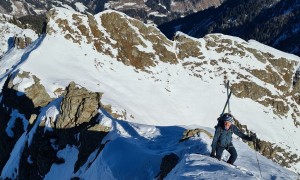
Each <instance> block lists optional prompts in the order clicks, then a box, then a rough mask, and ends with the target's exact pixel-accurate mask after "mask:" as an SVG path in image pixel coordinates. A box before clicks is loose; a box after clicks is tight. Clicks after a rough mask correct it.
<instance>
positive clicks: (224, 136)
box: [211, 124, 251, 152]
mask: <svg viewBox="0 0 300 180" xmlns="http://www.w3.org/2000/svg"><path fill="white" fill-rule="evenodd" d="M233 133H234V134H236V135H237V136H239V137H240V138H242V139H245V140H247V141H250V140H251V137H249V136H247V135H245V134H243V133H242V132H241V130H239V129H238V128H237V127H236V126H235V125H233V124H232V125H231V126H230V128H229V129H228V130H225V128H224V127H221V126H217V127H216V131H215V135H214V139H213V141H212V144H211V148H212V152H216V148H217V145H218V146H221V147H223V148H228V146H230V145H232V142H231V141H232V134H233Z"/></svg>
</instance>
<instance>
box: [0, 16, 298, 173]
mask: <svg viewBox="0 0 300 180" xmlns="http://www.w3.org/2000/svg"><path fill="white" fill-rule="evenodd" d="M63 13H65V14H68V13H70V12H69V11H66V12H63ZM63 13H62V14H63ZM98 16H101V14H99V15H98ZM50 25H51V24H50ZM52 25H53V26H55V24H52ZM104 30H105V29H104ZM104 34H107V33H104ZM222 36H223V35H222ZM226 38H230V39H233V40H234V41H237V42H241V43H247V42H245V41H243V40H241V39H239V38H234V37H230V36H226ZM197 41H199V42H203V41H204V40H203V39H198V40H197ZM174 43H176V42H174ZM247 46H250V47H252V48H261V47H262V46H263V45H261V44H259V43H258V42H254V41H250V42H249V43H248V44H247ZM168 48H169V49H172V48H173V47H168ZM147 50H149V49H147ZM261 50H262V51H266V52H270V53H271V54H274V55H275V56H278V57H287V56H289V57H290V58H291V59H294V60H296V61H300V60H299V57H296V56H291V55H288V54H286V53H283V52H280V51H277V50H274V49H261ZM114 51H116V49H114ZM173 51H174V52H175V51H176V49H175V48H174V49H173ZM203 53H204V55H205V56H206V57H207V58H209V59H219V57H222V56H224V54H222V53H220V54H217V53H216V52H215V51H214V49H211V50H204V49H203ZM251 59H254V57H252V56H251V55H249V58H248V59H244V60H243V61H242V62H241V61H239V58H238V57H236V58H233V59H232V62H236V63H240V64H241V65H243V66H251V67H252V68H253V69H255V68H257V69H263V68H264V66H262V64H261V63H259V62H258V61H253V60H252V61H251ZM188 61H196V59H192V58H191V59H188ZM182 63H183V62H179V63H178V64H169V63H163V62H158V64H157V65H156V67H152V68H147V70H149V71H150V72H151V73H147V72H145V71H141V70H136V69H135V68H134V67H132V66H126V65H124V64H123V63H122V62H119V61H117V60H116V59H115V58H114V57H111V56H108V55H104V54H102V53H99V52H97V51H95V50H94V49H93V47H92V46H91V45H90V44H85V43H82V44H81V45H79V44H75V43H73V42H72V41H71V40H66V39H65V38H64V37H63V35H59V34H53V35H46V36H42V37H40V38H38V39H37V40H36V41H35V42H34V43H33V44H32V45H31V46H30V47H28V48H26V49H24V50H18V49H14V48H13V49H11V51H9V52H8V53H7V54H6V55H5V56H4V57H3V58H2V59H1V61H0V86H1V87H2V86H3V84H4V81H5V80H6V78H7V76H8V75H9V74H12V73H15V72H17V71H19V72H21V71H25V72H30V73H31V74H32V75H35V76H37V77H38V78H39V79H40V82H41V84H42V85H44V86H45V88H46V90H47V92H48V94H49V95H50V96H51V97H53V98H57V95H56V94H55V93H54V91H55V90H56V89H58V88H63V89H64V88H65V87H66V86H67V85H68V84H69V83H70V82H71V81H75V82H76V83H77V84H79V85H81V86H83V87H86V88H87V89H89V90H91V91H97V92H103V93H104V94H103V97H102V99H101V103H102V104H105V105H111V106H112V110H113V112H115V113H118V114H123V115H124V116H123V119H124V120H126V121H128V123H127V122H123V121H117V120H111V119H110V118H105V119H106V120H107V121H108V122H109V123H110V124H111V125H112V127H113V130H112V132H111V133H110V134H109V137H107V138H106V140H111V139H113V141H111V142H109V143H108V144H107V145H106V146H105V149H104V150H103V152H102V153H101V154H100V155H99V156H97V158H96V159H95V161H94V162H93V163H92V165H91V166H90V167H89V168H88V169H87V170H85V169H84V170H81V171H80V172H77V175H78V176H80V177H83V178H86V179H90V178H96V179H97V178H99V177H100V176H101V177H106V178H107V179H109V178H111V177H114V178H116V179H119V178H121V177H122V176H123V177H131V176H132V173H135V175H136V178H137V179H140V178H141V177H145V176H148V177H145V178H147V179H151V177H153V176H155V175H156V173H158V171H159V169H158V168H159V165H160V159H161V158H162V157H163V155H165V154H167V153H169V152H176V153H177V154H178V155H179V156H180V158H181V160H180V163H179V165H178V166H177V167H176V168H175V169H174V170H173V171H172V172H171V174H169V176H168V177H167V178H169V179H176V178H178V177H182V178H184V177H186V178H191V179H192V178H195V177H196V176H197V177H199V176H200V175H201V177H202V176H203V177H207V178H214V177H215V176H216V175H218V176H224V177H225V178H227V177H228V178H229V177H232V175H233V174H235V176H236V177H237V178H249V179H255V178H256V177H257V178H260V175H259V172H258V169H256V167H257V162H256V159H255V152H253V151H252V150H251V149H249V148H248V147H247V146H246V145H245V144H243V143H242V142H241V141H240V140H235V142H234V143H235V144H236V145H237V149H239V150H238V151H239V155H240V158H239V159H238V161H237V165H238V166H240V167H241V168H242V169H238V168H235V167H231V166H229V165H227V164H225V163H222V162H218V161H216V160H214V159H211V158H209V157H207V156H204V155H207V154H209V151H210V147H209V144H210V141H211V139H208V138H207V137H205V136H204V137H202V136H200V137H196V138H195V139H193V140H189V141H188V142H184V143H182V144H178V140H179V139H180V137H181V136H182V133H183V131H184V128H183V127H185V128H195V127H200V126H201V127H206V129H209V130H210V131H211V132H212V128H213V127H214V126H215V125H216V118H217V117H218V116H219V115H220V113H221V111H222V109H223V106H224V103H225V100H226V89H225V88H224V85H222V84H223V78H221V77H220V76H217V75H216V74H217V70H216V69H210V68H211V67H209V65H207V69H205V70H203V71H201V72H200V73H202V75H203V78H198V77H196V76H192V75H191V71H190V70H189V69H186V68H184V67H183V65H182ZM224 68H226V69H228V70H232V69H236V70H237V71H238V70H239V66H238V65H236V64H234V63H232V64H227V65H226V64H224ZM209 70H212V71H213V72H214V73H216V74H214V73H209ZM240 71H241V73H246V72H244V71H242V70H240ZM245 75H249V73H248V74H245ZM229 80H231V81H238V80H237V79H236V77H235V76H234V75H233V76H229ZM252 80H253V81H254V82H257V83H261V82H260V81H258V80H257V79H255V78H254V77H252ZM30 82H32V81H30V80H26V81H24V83H25V84H24V85H23V86H20V88H19V91H20V92H24V89H25V88H26V87H29V86H30V85H31V84H30ZM21 84H22V83H21ZM269 89H270V91H271V92H272V93H274V94H276V93H278V91H277V90H276V89H275V88H274V87H272V86H269ZM54 104H55V103H54ZM230 105H231V110H232V113H233V114H234V115H235V117H236V118H237V119H238V120H239V121H240V122H241V123H242V124H246V125H247V126H248V128H249V129H250V130H251V131H254V132H256V133H257V134H258V136H259V138H261V139H263V140H267V141H271V142H273V143H276V145H279V146H282V147H284V148H285V149H288V150H290V151H292V152H293V153H296V154H298V155H300V147H299V146H300V145H299V144H300V142H299V139H298V137H299V136H300V130H299V128H296V127H295V126H294V124H293V120H292V119H291V117H290V116H288V117H287V118H280V117H278V116H277V115H275V114H274V113H273V111H272V109H271V108H269V107H265V106H263V105H261V104H259V103H257V102H254V101H252V100H251V99H247V98H244V99H241V98H237V97H235V96H233V97H232V99H231V102H230ZM50 106H51V104H50V105H48V106H47V107H45V109H43V110H42V113H41V114H40V116H39V118H38V119H39V121H37V125H38V123H39V122H40V121H41V120H42V119H43V118H42V116H45V114H46V110H47V108H49V107H50ZM56 106H57V105H56ZM57 109H58V108H57ZM50 114H51V113H50ZM52 114H54V116H56V113H52ZM137 123H138V124H137ZM141 124H144V125H141ZM37 125H36V126H37ZM36 126H35V127H36ZM162 126H166V127H162ZM182 126H183V127H182ZM33 133H34V128H33V129H32V130H31V132H30V133H29V135H28V141H29V142H30V139H31V138H32V135H33ZM19 141H20V142H19ZM19 141H18V143H17V145H16V146H18V147H15V148H19V150H20V149H22V146H21V145H20V144H22V143H21V142H24V141H25V140H24V139H23V136H22V139H20V140H19ZM23 146H24V144H23ZM121 147H122V148H121ZM17 150H18V149H16V150H15V151H13V152H17ZM59 152H60V153H59V155H58V156H60V157H63V158H66V163H65V164H63V165H60V166H61V167H62V168H60V166H55V165H53V167H52V168H51V171H50V172H49V174H48V176H47V178H50V179H51V178H52V177H55V176H56V175H58V174H60V173H61V172H60V171H62V170H64V169H65V168H63V167H67V168H69V167H70V168H73V167H72V166H74V161H75V160H74V159H73V158H74V157H76V153H78V152H77V150H76V149H74V147H68V148H67V149H65V150H62V151H59ZM69 153H73V154H74V156H70V155H69ZM195 153H200V154H195ZM203 154H204V155H203ZM12 155H14V153H13V154H12ZM15 156H16V155H15ZM91 156H92V155H91ZM16 157H17V156H16ZM121 157H122V158H121ZM258 157H259V160H260V163H261V167H262V171H263V178H266V179H272V178H273V176H274V178H287V179H288V178H290V179H295V178H296V176H295V175H294V174H293V173H291V172H288V171H286V170H284V169H283V168H281V167H279V166H278V165H275V164H274V163H272V162H271V161H269V160H267V159H265V158H263V157H262V156H260V155H258ZM91 158H92V157H91ZM120 158H121V159H120ZM120 160H121V161H122V163H118V162H119V161H120ZM131 160H134V161H135V162H136V163H133V164H132V166H128V165H127V164H128V162H129V161H131ZM145 162H148V165H147V167H143V166H144V165H145ZM207 164H210V165H211V166H207ZM10 166H11V165H10V164H9V163H8V164H7V168H5V171H4V170H3V171H2V174H1V176H2V177H13V176H12V174H13V172H10V173H7V169H9V167H10ZM86 166H87V165H86ZM244 169H245V170H244ZM137 170H139V171H138V173H137ZM219 170H221V171H219ZM291 170H294V171H298V172H299V170H300V163H298V164H295V165H294V166H293V167H292V168H291ZM100 171H101V172H102V173H101V174H100V173H98V172H100ZM229 172H230V173H229ZM226 173H228V174H226ZM8 174H9V175H8ZM68 174H70V172H69V171H68ZM125 179H126V178H125ZM204 179H206V178H204Z"/></svg>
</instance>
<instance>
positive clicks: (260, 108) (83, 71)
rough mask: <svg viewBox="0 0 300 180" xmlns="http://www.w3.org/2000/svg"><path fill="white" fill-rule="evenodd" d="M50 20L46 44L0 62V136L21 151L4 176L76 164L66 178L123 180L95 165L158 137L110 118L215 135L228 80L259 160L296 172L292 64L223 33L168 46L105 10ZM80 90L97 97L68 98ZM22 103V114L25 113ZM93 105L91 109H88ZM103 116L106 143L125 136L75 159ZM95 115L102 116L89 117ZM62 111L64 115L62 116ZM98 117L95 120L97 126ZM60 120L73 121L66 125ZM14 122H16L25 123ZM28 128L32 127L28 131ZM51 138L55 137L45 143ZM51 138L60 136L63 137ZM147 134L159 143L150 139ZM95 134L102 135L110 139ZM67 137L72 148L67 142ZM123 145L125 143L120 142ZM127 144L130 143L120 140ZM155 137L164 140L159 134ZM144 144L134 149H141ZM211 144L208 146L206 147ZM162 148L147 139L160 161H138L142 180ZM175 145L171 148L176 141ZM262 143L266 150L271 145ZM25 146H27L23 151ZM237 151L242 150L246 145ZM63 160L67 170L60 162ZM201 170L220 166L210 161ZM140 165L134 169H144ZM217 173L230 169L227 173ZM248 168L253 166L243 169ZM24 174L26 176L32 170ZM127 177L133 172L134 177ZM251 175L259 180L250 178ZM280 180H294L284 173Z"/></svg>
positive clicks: (148, 29)
mask: <svg viewBox="0 0 300 180" xmlns="http://www.w3.org/2000/svg"><path fill="white" fill-rule="evenodd" d="M48 18H49V22H48V28H47V34H46V35H45V36H41V37H40V38H39V39H37V40H36V41H35V42H34V43H33V44H32V45H31V46H29V47H27V48H26V49H24V50H20V49H16V48H13V49H11V50H10V51H9V52H8V53H7V54H5V56H4V57H3V58H2V59H1V61H0V67H1V69H0V80H1V86H3V90H2V93H1V98H0V100H1V104H2V106H1V108H2V109H1V113H3V114H4V115H3V117H4V118H3V121H4V122H3V124H7V127H5V128H4V129H1V133H3V134H4V136H6V137H7V139H9V138H13V139H14V141H13V142H14V143H12V144H11V145H10V146H9V147H10V149H11V150H10V151H9V152H18V151H17V150H18V149H16V148H18V147H22V148H21V151H19V152H20V153H22V154H20V153H19V154H18V153H12V154H14V155H15V156H13V155H11V156H10V157H7V159H8V160H7V162H4V163H3V165H2V166H3V170H2V174H1V176H2V177H16V176H17V175H18V174H19V173H21V174H22V173H24V172H26V171H25V170H26V168H25V170H24V168H23V167H21V166H20V168H19V167H18V165H19V163H17V164H14V163H13V162H15V160H16V159H18V157H19V159H20V163H25V164H26V166H25V167H28V166H29V167H30V166H32V167H37V166H38V167H39V168H40V171H41V172H39V173H38V174H42V175H43V176H44V175H45V177H48V176H49V177H48V178H51V177H53V176H51V174H52V173H55V172H56V173H58V170H59V165H58V166H57V165H56V164H61V165H63V166H69V165H70V166H72V167H71V168H70V169H72V168H73V169H74V165H75V164H76V168H75V169H76V170H77V171H74V172H73V169H72V170H71V171H70V173H69V175H70V176H68V177H74V176H78V177H86V178H87V177H89V176H85V175H83V174H84V173H88V172H89V173H92V172H93V173H95V171H92V170H91V169H90V168H92V167H93V168H95V169H97V167H98V168H99V167H101V168H102V169H101V170H103V171H105V172H106V173H107V174H106V175H107V178H109V177H114V178H116V179H118V177H121V175H120V174H119V175H120V176H118V175H117V174H115V172H117V171H116V170H117V169H119V168H118V167H119V166H118V165H117V164H107V163H108V162H109V161H107V163H106V164H104V165H103V164H102V165H100V164H101V162H103V161H105V162H106V159H105V158H106V157H107V156H109V152H113V151H112V149H113V147H116V146H118V144H119V143H120V144H123V145H124V148H129V149H130V146H127V145H128V144H127V143H132V142H130V141H131V140H133V139H134V138H136V137H139V136H137V135H138V134H139V133H140V134H142V135H140V137H141V139H143V140H146V139H150V140H151V139H152V138H154V139H155V137H156V135H157V137H159V134H157V133H156V132H158V131H155V130H154V131H153V132H152V130H153V128H154V127H153V126H151V127H150V126H149V127H148V128H145V129H144V128H142V127H143V126H141V127H139V128H141V130H139V131H138V130H136V131H131V132H127V130H128V129H131V128H132V127H134V126H135V125H134V124H130V123H129V124H126V123H125V122H124V123H123V122H120V123H121V125H117V124H119V122H118V121H116V120H114V118H119V119H123V120H126V121H129V122H134V123H140V124H147V125H157V126H167V125H168V126H171V125H173V126H174V125H176V126H179V125H185V126H187V127H191V126H192V125H197V126H199V125H201V126H204V127H210V131H212V128H213V127H214V125H215V124H216V118H217V117H218V115H219V114H220V113H221V110H222V108H223V105H224V101H225V99H226V92H225V91H224V85H222V84H223V83H224V82H226V81H227V80H230V82H231V84H232V91H233V98H232V101H231V109H232V111H233V114H234V115H235V117H236V118H237V119H238V120H239V123H240V124H241V125H247V129H249V130H251V131H254V132H256V133H257V134H258V136H259V138H260V139H261V146H260V151H261V153H262V154H264V155H266V156H268V157H269V158H271V159H273V160H274V161H276V162H278V163H280V164H281V165H283V166H285V167H288V168H290V169H292V170H294V171H298V172H299V155H300V153H299V149H298V147H299V141H298V140H297V137H298V136H299V134H300V131H299V129H298V128H297V125H298V124H299V122H298V119H299V116H300V115H299V110H298V109H299V101H297V99H299V98H298V97H299V93H298V92H299V83H296V84H295V86H293V77H294V75H295V72H296V70H297V68H298V67H299V60H300V59H299V57H297V56H293V55H290V54H287V53H283V52H280V51H277V50H275V49H273V48H270V47H267V46H264V45H262V44H260V43H258V42H255V41H249V42H246V41H244V40H242V39H239V38H235V37H231V36H226V35H222V34H209V35H207V36H205V37H204V38H201V39H195V38H191V37H189V36H186V35H185V34H182V33H178V34H177V35H176V36H175V37H174V40H173V41H170V40H168V39H167V38H166V37H165V36H164V35H163V34H162V33H160V32H159V30H157V29H156V28H155V27H152V26H149V25H145V24H143V23H142V22H140V21H137V20H135V19H132V18H129V17H128V16H126V15H125V14H122V13H119V12H115V11H105V12H102V13H99V14H97V15H95V16H92V15H83V14H79V13H76V12H72V11H68V10H65V9H61V8H57V9H54V10H52V11H50V13H49V15H48ZM71 81H75V82H76V84H77V85H76V86H75V87H74V86H70V87H72V88H67V89H65V88H66V87H67V86H68V85H69V83H70V82H71ZM80 87H84V88H86V89H88V90H89V91H92V92H101V93H99V94H97V95H96V94H95V95H91V93H82V92H80V93H74V94H77V95H76V96H75V95H74V96H72V93H68V92H70V91H71V90H72V89H76V88H80ZM68 89H69V90H68ZM64 92H65V93H64ZM68 94H70V96H68ZM78 94H79V95H80V96H81V95H82V94H87V95H85V96H83V97H82V99H80V98H79V99H74V101H73V100H72V98H74V97H77V96H78ZM100 94H101V95H100ZM61 95H63V96H62V97H61ZM88 97H93V98H88ZM18 98H23V101H21V102H20V101H18ZM14 99H15V100H14ZM93 99H98V100H99V101H100V102H101V103H100V104H97V102H94V101H93ZM25 102H26V103H27V104H26V105H27V106H25V104H22V103H25ZM91 102H92V103H91ZM48 103H49V104H48ZM77 103H78V104H77ZM74 104H76V105H74ZM90 104H92V106H89V105H90ZM64 105H65V106H64ZM24 107H27V109H25V108H24ZM101 108H102V109H105V110H106V111H108V112H109V113H110V114H111V115H112V116H113V117H114V118H113V117H110V118H109V119H112V120H113V121H112V123H116V125H115V126H113V125H111V124H108V125H107V124H105V126H107V127H108V128H111V131H110V133H109V134H111V133H112V134H114V133H116V132H123V130H124V134H123V133H121V134H122V135H121V136H122V137H121V138H119V139H115V138H116V137H118V136H119V135H113V136H112V137H111V136H109V137H111V138H108V137H106V136H105V138H107V139H109V140H110V141H111V142H108V144H107V146H106V145H104V144H105V142H107V141H105V139H104V140H103V141H102V144H101V145H99V142H100V140H99V139H96V140H97V141H96V142H98V144H97V143H96V145H94V146H92V147H91V148H90V149H89V150H88V152H84V153H82V147H81V146H80V143H82V142H83V140H82V139H81V138H86V139H89V138H88V137H90V136H89V133H88V132H86V131H85V130H89V131H92V132H94V131H95V132H98V131H99V132H105V131H106V128H104V129H103V128H102V127H99V126H98V125H95V122H94V124H93V123H92V124H91V127H90V126H85V123H87V124H89V123H90V122H91V121H92V120H95V119H93V118H96V120H95V121H96V122H98V121H100V122H102V120H101V117H103V116H107V115H106V114H105V113H103V112H102V111H100V109H101ZM95 109H96V110H97V112H98V111H99V112H98V113H95ZM63 112H65V113H66V114H67V115H66V116H65V115H64V114H61V113H63ZM85 112H87V113H86V114H85ZM68 113H69V114H68ZM59 114H60V115H59ZM95 114H98V115H99V118H97V116H96V115H95ZM67 117H71V118H70V120H68V118H67ZM18 119H21V121H20V122H22V124H20V123H19V121H18ZM90 120H91V121H90ZM26 122H29V123H28V124H27V125H26ZM17 123H18V125H17ZM96 124H97V123H96ZM123 126H124V127H123ZM136 126H138V125H136ZM14 127H23V128H21V129H23V132H24V133H23V134H22V132H20V131H21V130H20V129H19V131H18V132H15V131H17V130H16V128H14ZM26 127H27V128H26ZM58 127H60V128H58ZM83 127H84V128H83ZM122 127H123V128H122ZM243 127H244V126H243ZM76 128H77V129H76ZM80 128H83V129H80ZM91 128H92V129H93V128H95V129H96V130H91ZM97 128H98V130H97ZM120 128H121V129H120ZM6 129H7V130H6ZM78 129H79V130H78ZM113 129H114V130H115V131H113ZM122 129H123V130H122ZM171 129H172V128H170V130H171ZM179 129H180V133H179V132H178V134H182V132H183V131H184V128H179ZM244 129H245V127H244ZM52 131H53V132H54V134H55V135H53V134H52V133H50V135H48V134H47V133H49V132H52ZM150 131H151V132H150ZM11 132H15V133H11ZM58 132H62V134H64V135H66V137H64V136H63V135H62V134H60V133H59V134H58ZM148 132H149V133H148ZM82 133H83V134H82ZM84 133H85V134H84ZM132 133H133V134H132ZM43 134H45V135H43ZM46 134H47V135H46ZM91 134H93V133H91ZM91 134H90V135H91ZM96 134H97V133H96ZM150 134H152V135H153V134H154V135H155V134H156V135H155V137H153V136H152V135H150ZM102 135H103V136H104V135H107V132H106V133H103V134H102ZM44 136H46V137H44ZM67 137H68V138H70V139H71V140H70V141H67V140H68V138H67ZM71 137H75V139H72V138H71ZM124 137H125V139H122V138H124ZM128 137H132V138H133V139H130V140H126V138H128ZM178 137H179V135H178ZM64 138H66V139H64ZM161 138H164V135H162V136H161ZM101 140H102V139H101ZM143 140H142V141H139V142H137V144H138V143H142V144H144V143H146V142H147V141H143ZM164 140H166V139H164ZM210 140H211V139H208V140H207V141H206V146H207V144H209V141H210ZM56 141H58V143H57V142H56ZM169 141H171V140H170V139H168V140H167V141H163V143H161V144H160V143H159V142H158V141H155V140H153V142H154V144H152V146H149V147H147V148H149V149H152V150H153V149H156V150H157V151H161V153H162V154H160V155H159V156H156V154H157V152H155V153H154V154H152V153H153V152H152V153H150V154H151V156H145V157H147V158H148V157H149V158H150V157H151V158H153V159H155V163H154V165H153V164H152V163H150V164H152V165H153V169H152V168H149V169H151V171H152V172H149V173H148V175H149V179H151V177H154V176H155V175H157V173H158V172H159V166H157V164H159V162H160V160H161V158H162V156H163V155H165V154H166V153H167V152H170V149H167V150H166V149H163V148H162V147H157V145H158V146H161V145H162V144H168V143H166V142H169ZM172 141H176V142H177V141H178V138H176V139H175V138H174V139H173V140H172ZM55 142H56V143H55ZM155 142H156V143H157V144H155ZM263 142H270V146H267V143H263ZM1 143H4V142H1ZM22 143H24V144H23V145H20V144H22ZM31 143H32V144H31ZM39 143H42V144H44V145H45V146H46V147H48V148H49V147H53V149H54V152H57V153H58V154H57V156H56V153H54V157H55V158H57V159H56V160H53V161H50V160H49V161H48V160H47V161H46V160H44V161H46V162H47V163H50V162H51V163H50V165H49V164H48V165H47V167H46V168H45V167H44V168H41V167H40V165H41V164H43V163H41V162H42V160H39V158H41V157H42V155H43V153H40V154H38V155H37V154H35V153H34V152H44V151H46V150H45V149H44V150H43V149H42V150H41V149H39V150H37V149H36V148H37V145H36V144H39ZM240 143H241V142H240ZM15 144H16V145H15ZM17 144H18V146H17ZM57 144H58V145H57ZM175 144H176V143H175ZM110 146H111V148H109V147H110ZM170 146H171V145H170ZM240 146H243V143H241V144H240V145H239V147H240ZM42 147H43V146H42ZM132 147H135V148H136V146H132ZM139 147H140V146H139ZM56 148H58V149H56ZM182 148H186V146H183V147H182ZM8 149H9V148H8ZM241 149H243V150H245V151H247V152H246V153H241V155H242V157H243V155H244V154H247V153H248V152H249V151H250V150H248V149H247V148H241ZM281 149H283V151H281ZM139 150H140V151H137V152H139V153H141V152H143V153H141V156H140V157H142V155H143V154H144V152H148V150H145V149H144V148H140V149H139ZM172 150H174V151H175V150H176V149H172ZM177 150H178V149H177ZM194 151H197V148H194V149H193V148H192V150H191V153H193V152H194ZM51 152H52V151H51ZM68 152H73V153H70V154H73V155H74V153H75V155H76V154H78V157H81V158H78V159H72V158H71V157H69V158H68V157H66V155H67V154H68ZM98 152H99V153H98ZM126 152H128V153H129V152H130V151H126ZM207 152H209V149H207V150H206V151H203V153H204V154H205V153H207ZM182 153H183V154H182V155H185V154H184V152H182ZM147 154H148V155H149V153H147ZM20 155H22V156H21V157H20ZM75 155H74V156H75ZM119 155H120V154H119ZM152 155H153V156H152ZM38 157H39V158H38ZM58 157H60V158H58ZM82 157H84V158H82ZM117 157H120V156H116V157H113V155H111V156H110V158H112V159H113V160H115V161H111V162H116V159H118V158H117ZM43 158H44V157H43ZM61 158H62V159H64V160H65V162H62V161H61ZM151 158H150V159H151ZM179 158H180V160H181V161H180V162H184V161H186V162H190V161H194V160H195V161H200V160H201V159H203V158H202V156H200V155H199V156H198V155H193V154H186V156H181V155H180V156H179ZM252 158H253V157H252ZM24 159H25V161H24ZM46 159H47V158H46ZM79 159H80V160H79ZM93 159H94V160H93ZM204 159H206V158H205V157H204ZM26 160H27V161H26ZM68 160H70V161H68ZM118 160H119V159H118ZM253 160H254V159H253ZM79 161H80V162H79ZM124 161H126V159H125V160H124ZM207 161H208V162H210V163H217V164H218V162H214V161H213V160H207ZM212 161H213V162H212ZM143 162H144V161H143ZM143 162H140V163H137V164H139V165H141V164H143ZM251 162H252V161H251ZM264 162H266V167H268V166H269V165H270V162H269V161H268V160H264ZM53 163H56V164H53ZM69 163H71V164H69ZM85 163H87V164H85ZM88 164H89V165H88ZM124 164H125V162H124ZM124 164H123V165H124ZM11 165H14V166H15V168H16V169H17V172H10V171H9V169H14V168H12V166H11ZM2 166H1V167H2ZM216 166H218V165H216ZM272 166H273V164H272ZM132 167H133V166H132ZM222 167H226V168H227V166H225V165H223V166H222ZM249 167H251V166H248V167H247V168H249ZM81 168H83V169H81ZM114 168H115V169H114ZM176 168H179V170H178V171H177V172H182V171H184V169H187V167H185V166H184V163H182V164H181V165H180V166H176V167H175V169H176ZM29 169H30V168H29ZM33 169H34V168H33ZM70 169H69V170H70ZM142 169H143V168H142ZM27 170H28V169H27ZM143 170H144V169H143ZM193 170H195V169H193ZM103 171H102V172H103ZM30 172H32V173H33V172H34V170H31V171H30ZM68 172H69V171H68ZM131 172H134V168H133V169H132V171H131ZM193 172H196V171H193ZM204 172H205V171H204ZM35 173H36V172H35ZM35 173H33V174H35ZM49 173H50V174H49ZM174 173H175V172H173V175H175V174H174ZM239 173H241V172H240V171H239ZM75 174H76V175H75ZM171 174H172V172H171ZM254 174H256V175H254V176H256V177H258V174H257V172H256V173H254ZM270 174H271V171H266V174H265V175H266V176H267V175H268V176H270ZM47 175H48V176H47ZM52 175H53V174H52ZM90 175H91V174H90ZM97 175H100V174H97V173H96V174H95V175H94V176H97ZM177 175H178V174H177ZM248 175H249V174H248ZM276 175H277V177H279V175H278V174H276ZM91 176H92V175H91ZM178 176H180V175H178ZM124 177H125V176H124ZM137 177H138V176H137ZM172 177H173V176H171V178H172ZM238 177H241V176H239V175H238ZM283 177H296V176H294V175H292V174H290V173H288V174H287V176H283ZM291 179H293V178H291Z"/></svg>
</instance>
